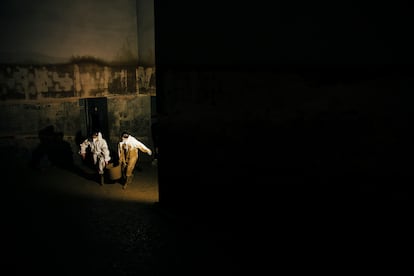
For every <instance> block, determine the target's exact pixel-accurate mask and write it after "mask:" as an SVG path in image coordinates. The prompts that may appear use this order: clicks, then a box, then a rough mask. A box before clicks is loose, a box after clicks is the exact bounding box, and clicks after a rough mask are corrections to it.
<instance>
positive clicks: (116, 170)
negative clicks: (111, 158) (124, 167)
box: [106, 163, 122, 180]
mask: <svg viewBox="0 0 414 276" xmlns="http://www.w3.org/2000/svg"><path fill="white" fill-rule="evenodd" d="M106 168H107V169H108V173H109V178H110V179H111V180H117V179H120V178H121V176H122V174H121V166H120V165H118V166H114V164H111V163H110V164H108V165H106Z"/></svg>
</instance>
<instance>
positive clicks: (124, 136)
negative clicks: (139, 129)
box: [121, 131, 129, 141]
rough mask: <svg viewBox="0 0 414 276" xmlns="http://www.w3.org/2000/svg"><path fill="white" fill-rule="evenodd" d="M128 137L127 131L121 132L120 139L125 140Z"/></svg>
mask: <svg viewBox="0 0 414 276" xmlns="http://www.w3.org/2000/svg"><path fill="white" fill-rule="evenodd" d="M128 137H129V133H128V132H127V131H124V132H122V134H121V139H122V141H125V140H126V139H128Z"/></svg>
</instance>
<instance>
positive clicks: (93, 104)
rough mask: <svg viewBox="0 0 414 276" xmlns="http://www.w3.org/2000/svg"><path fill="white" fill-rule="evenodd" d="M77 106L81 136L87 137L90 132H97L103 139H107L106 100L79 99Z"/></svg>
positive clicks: (102, 98)
mask: <svg viewBox="0 0 414 276" xmlns="http://www.w3.org/2000/svg"><path fill="white" fill-rule="evenodd" d="M79 106H80V112H81V131H82V136H84V137H87V136H89V135H90V134H91V133H92V131H94V130H99V131H100V132H101V133H102V136H103V137H104V138H105V139H109V130H108V102H107V98H105V97H101V98H84V99H79Z"/></svg>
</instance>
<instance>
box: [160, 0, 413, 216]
mask: <svg viewBox="0 0 414 276" xmlns="http://www.w3.org/2000/svg"><path fill="white" fill-rule="evenodd" d="M231 2H232V1H231ZM270 3H272V5H271V4H270ZM405 15H406V9H405V7H404V6H403V5H402V4H400V3H394V4H393V5H391V6H380V5H377V6H370V5H362V4H360V3H359V2H358V3H357V2H352V1H351V2H349V1H348V2H347V3H343V4H329V5H327V4H322V3H320V4H318V3H314V2H312V3H311V2H309V3H308V4H304V3H293V2H289V3H288V4H287V2H282V1H276V2H275V1H272V2H267V1H266V2H263V1H259V2H257V1H255V2H254V3H250V4H242V3H240V2H234V3H228V2H226V3H224V1H213V2H211V1H209V2H206V3H205V4H201V3H199V2H197V3H196V2H191V1H190V2H187V1H178V2H176V1H174V2H171V3H166V2H165V1H155V42H156V43H155V46H156V62H157V65H156V67H157V82H158V83H157V108H158V112H159V114H160V157H159V174H160V177H159V185H160V202H161V203H163V204H165V205H167V206H170V207H174V208H175V207H177V208H180V207H182V210H183V212H191V213H195V214H200V213H202V214H208V216H216V215H217V214H225V215H223V216H224V217H225V216H226V215H227V214H228V213H232V214H234V213H240V210H245V209H248V210H269V209H272V210H274V209H277V210H281V209H279V208H282V209H283V210H286V212H281V213H278V214H285V213H289V212H290V211H292V212H296V211H298V210H311V209H313V210H319V211H321V210H322V213H324V212H333V211H332V210H343V209H346V208H351V209H352V208H356V207H355V206H361V204H368V203H367V202H368V201H371V200H391V199H392V194H393V193H394V192H398V191H405V190H406V189H405V185H404V184H403V183H404V181H403V180H402V178H403V177H405V176H406V175H407V174H408V168H409V164H411V163H410V162H411V161H409V159H408V158H406V157H401V156H400V155H399V154H398V152H400V151H401V150H404V149H405V150H407V151H409V152H411V150H412V146H411V144H410V143H411V140H410V139H411V137H412V136H411V132H410V130H409V124H410V121H411V118H412V115H411V111H410V107H409V106H410V105H409V103H410V102H412V97H411V95H410V94H409V93H407V91H408V90H409V88H408V87H407V86H405V87H402V85H401V83H405V84H407V83H408V84H409V83H410V78H411V74H410V71H409V66H407V65H409V64H411V62H412V60H413V55H412V53H411V52H410V51H409V45H411V44H410V42H408V40H407V39H406V36H404V35H403V33H404V32H405V31H406V30H407V28H409V26H410V24H411V22H409V19H408V18H407V17H405ZM403 66H406V67H403ZM407 68H408V69H407ZM292 75H293V76H295V77H297V79H298V81H297V83H296V84H297V88H295V89H292V88H291V87H292V85H293V86H295V83H293V84H292V83H284V82H283V80H284V76H292ZM367 83H368V84H367ZM384 83H386V84H387V85H385V86H384ZM206 86H207V87H208V86H211V88H207V89H206V88H205V87H206ZM246 86H247V88H246ZM214 87H215V88H214ZM343 87H346V88H345V89H344V88H343ZM208 89H210V90H209V91H210V92H208V91H207V92H206V90H208ZM240 91H243V92H242V93H241V92H240ZM344 91H345V92H344ZM355 91H359V92H358V93H357V92H355ZM361 91H362V94H361V93H360V92H361ZM364 91H365V92H364ZM240 93H241V96H239V95H240ZM243 93H244V94H243ZM335 94H336V95H337V96H338V97H332V95H335ZM185 95H188V97H186V96H185ZM345 98H346V100H345V101H346V103H344V105H348V106H349V108H347V107H343V106H342V108H339V109H338V108H337V107H338V106H341V104H340V103H339V104H338V102H341V101H342V100H343V99H345ZM341 99H342V100H341ZM390 99H392V100H390ZM335 101H336V102H335ZM391 102H392V103H391ZM361 103H364V104H361ZM306 104H308V105H307V106H308V113H306V114H305V113H304V112H303V110H304V109H303V108H302V109H301V108H298V106H301V107H303V106H305V105H306ZM309 106H310V107H309ZM327 106H332V108H327ZM378 106H381V107H382V108H378ZM301 110H302V111H301ZM391 125H394V126H395V125H398V127H396V128H394V127H391ZM373 126H374V127H373ZM364 139H365V140H364ZM379 140H381V141H382V142H374V141H379ZM364 141H368V142H364ZM396 141H400V143H399V142H396ZM367 143H368V144H367ZM402 143H403V144H404V146H402ZM367 149H369V150H367ZM361 152H363V154H362V155H364V154H368V155H370V157H369V158H367V160H368V159H369V160H371V161H367V162H368V163H369V165H366V166H364V165H362V167H361V166H359V165H356V164H359V163H361V162H359V161H358V160H359V159H358V158H360V156H361V154H359V153H361ZM368 152H371V153H368ZM338 156H340V157H338ZM404 156H405V155H404ZM392 160H394V161H395V160H398V161H396V162H397V163H395V162H394V161H392ZM362 163H363V162H362ZM358 166H359V167H358ZM383 179H387V180H386V182H387V183H386V184H381V182H380V181H381V180H383ZM364 187H365V188H366V187H369V188H367V189H365V188H364ZM364 189H365V190H364ZM367 191H368V192H367ZM282 206H289V207H288V208H287V209H286V208H285V207H282ZM187 207H188V208H187ZM291 208H292V209H291ZM348 210H349V209H348ZM299 213H300V211H299ZM295 214H297V213H295Z"/></svg>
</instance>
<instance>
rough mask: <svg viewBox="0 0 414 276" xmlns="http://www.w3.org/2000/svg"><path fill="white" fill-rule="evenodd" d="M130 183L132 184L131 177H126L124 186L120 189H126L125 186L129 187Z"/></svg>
mask: <svg viewBox="0 0 414 276" xmlns="http://www.w3.org/2000/svg"><path fill="white" fill-rule="evenodd" d="M131 182H132V175H131V176H127V177H126V181H125V184H124V186H122V189H124V190H125V189H126V188H127V186H128V185H129V184H131Z"/></svg>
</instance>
